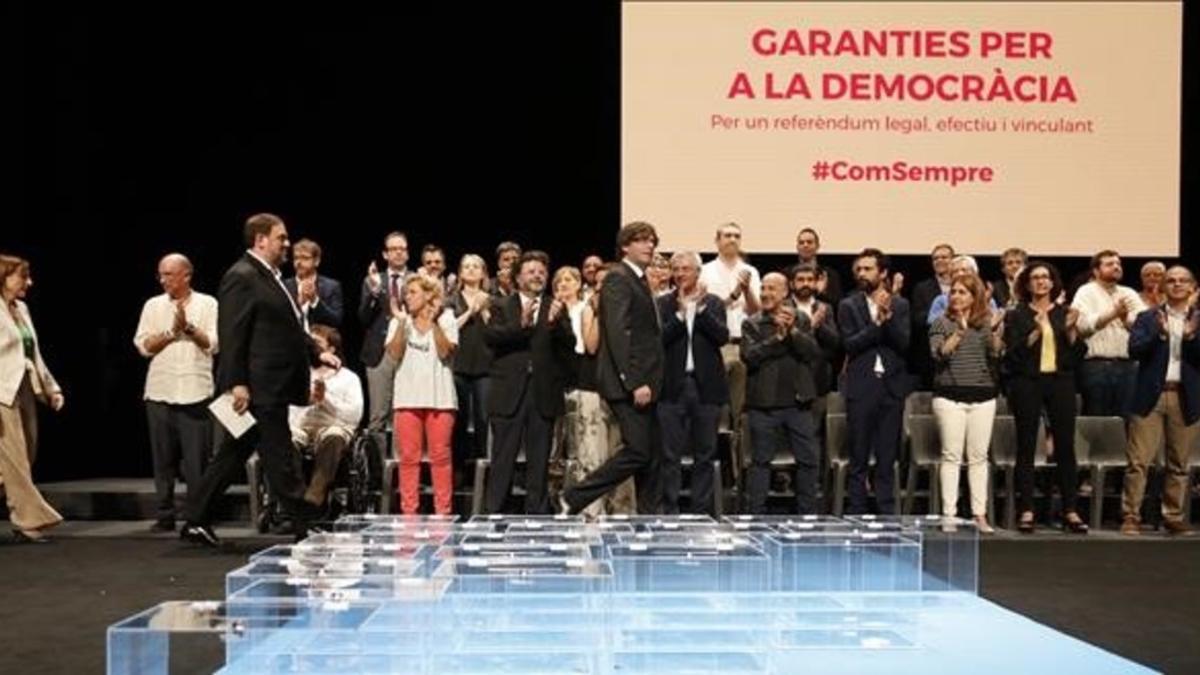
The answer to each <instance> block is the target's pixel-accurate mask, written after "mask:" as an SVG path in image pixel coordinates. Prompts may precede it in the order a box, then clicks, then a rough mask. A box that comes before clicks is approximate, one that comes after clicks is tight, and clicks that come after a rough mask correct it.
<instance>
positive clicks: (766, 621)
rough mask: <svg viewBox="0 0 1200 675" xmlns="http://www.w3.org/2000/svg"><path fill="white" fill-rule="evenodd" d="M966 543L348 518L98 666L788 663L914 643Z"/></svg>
mask: <svg viewBox="0 0 1200 675" xmlns="http://www.w3.org/2000/svg"><path fill="white" fill-rule="evenodd" d="M976 550H977V542H976V534H975V532H974V530H973V529H972V528H971V527H970V525H969V523H965V522H963V521H942V520H941V519H936V518H933V519H931V518H881V519H869V518H845V519H842V518H832V517H786V516H784V517H762V516H755V517H728V518H725V519H723V520H722V521H715V520H713V519H711V518H708V517H703V516H702V517H687V518H679V519H672V518H667V517H657V516H656V517H641V516H634V517H625V518H606V519H604V520H602V521H599V522H587V521H584V520H583V519H581V518H558V517H552V516H547V517H526V516H515V517H514V516H502V517H484V518H476V519H472V520H471V521H469V522H446V521H444V520H440V521H439V520H430V521H422V520H420V519H404V518H397V517H386V518H364V517H358V518H357V522H356V523H352V524H350V525H346V526H345V527H344V528H342V529H340V530H335V531H332V532H325V533H320V534H314V535H313V536H311V537H309V538H308V539H306V540H305V541H303V542H301V543H298V544H288V545H278V546H272V547H270V548H267V549H265V550H263V551H260V552H258V553H255V554H254V555H253V556H252V558H251V560H250V561H249V562H248V563H247V564H245V565H243V566H241V567H239V568H237V569H235V570H233V571H232V572H230V573H229V574H228V575H227V578H226V590H227V594H226V598H225V599H224V600H222V601H218V602H202V603H189V602H179V603H164V604H163V605H160V606H158V607H155V608H152V609H150V610H147V611H146V612H142V613H140V614H138V615H136V616H133V617H130V618H129V619H126V620H125V621H122V622H119V623H117V624H114V625H113V626H111V627H110V629H109V633H108V650H109V651H108V665H109V672H110V673H115V674H121V675H126V674H129V675H132V674H134V673H139V674H143V673H144V674H152V675H158V674H162V673H175V672H197V671H200V672H214V671H219V672H225V673H272V672H308V673H316V672H328V673H335V672H336V673H346V672H379V673H393V672H394V673H447V672H455V673H522V674H526V673H609V674H611V673H615V672H619V673H622V674H623V675H628V674H629V673H662V672H721V673H727V672H728V673H737V672H746V673H751V672H754V673H773V672H777V673H786V672H795V668H796V664H797V663H804V662H806V661H805V659H809V658H811V655H812V654H814V653H822V654H824V653H826V651H823V650H830V649H835V650H847V651H848V653H849V652H855V653H857V652H858V651H863V650H866V651H876V650H912V649H917V648H919V647H920V646H921V644H922V637H923V636H928V635H930V633H928V632H924V631H923V630H922V624H923V620H924V619H923V617H925V616H929V615H930V614H929V613H930V612H943V611H953V608H954V607H955V604H954V603H956V602H959V603H961V602H964V600H962V598H963V597H969V595H970V594H973V593H974V592H975V589H976V588H977V583H976V581H975V575H976V574H977V567H978V565H977V559H978V556H977V553H976ZM964 592H965V593H964ZM197 664H199V667H194V666H197Z"/></svg>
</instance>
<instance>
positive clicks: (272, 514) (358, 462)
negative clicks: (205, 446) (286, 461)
mask: <svg viewBox="0 0 1200 675" xmlns="http://www.w3.org/2000/svg"><path fill="white" fill-rule="evenodd" d="M377 446H378V442H377V441H376V439H375V438H373V437H372V434H371V433H369V432H368V431H367V430H365V429H360V430H358V431H357V432H355V434H354V436H353V438H351V439H350V445H349V447H348V449H347V451H346V452H345V453H344V454H343V455H342V458H341V461H340V462H338V468H337V472H336V475H335V478H334V479H333V482H332V484H331V485H330V488H329V495H328V497H327V498H326V512H327V514H328V516H329V520H335V519H337V517H338V516H341V515H344V514H361V513H377V512H378V511H379V504H380V501H381V495H383V482H384V481H383V471H384V469H383V450H382V449H380V448H379V447H377ZM297 455H298V457H297V458H296V461H297V462H298V463H299V464H300V467H301V475H302V476H303V477H304V480H305V482H306V483H307V482H308V481H309V480H311V478H312V470H313V460H314V454H313V447H312V446H311V445H309V446H305V447H304V448H301V449H300V450H299V452H298V453H297ZM246 484H247V486H248V488H249V493H250V522H251V523H252V524H253V526H254V527H255V529H257V530H258V531H259V532H260V533H267V532H269V531H270V530H271V527H272V526H273V525H275V524H276V523H278V522H280V520H281V513H280V504H279V500H278V499H276V498H275V497H274V495H272V494H271V491H270V490H269V489H268V488H267V480H266V474H265V472H264V471H263V470H262V463H261V461H260V460H259V457H258V453H257V452H255V453H253V454H251V455H250V458H249V459H247V460H246Z"/></svg>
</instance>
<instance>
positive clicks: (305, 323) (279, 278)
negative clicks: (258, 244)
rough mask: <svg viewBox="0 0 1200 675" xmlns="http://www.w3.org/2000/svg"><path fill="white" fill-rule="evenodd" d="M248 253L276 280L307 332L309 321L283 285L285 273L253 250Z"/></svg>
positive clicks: (247, 250) (247, 251)
mask: <svg viewBox="0 0 1200 675" xmlns="http://www.w3.org/2000/svg"><path fill="white" fill-rule="evenodd" d="M246 253H249V254H250V257H251V258H254V259H255V260H257V261H258V264H260V265H262V266H263V267H265V268H267V271H268V272H270V273H271V278H272V279H274V280H275V283H276V284H277V285H278V286H279V290H281V291H283V294H284V296H286V297H287V299H288V303H290V304H291V305H292V313H293V314H295V315H296V320H297V321H299V322H300V323H301V325H303V326H304V330H305V332H307V331H308V319H307V318H306V317H305V316H304V312H301V311H300V305H297V304H296V299H295V298H293V297H292V294H291V293H288V289H287V286H284V285H283V273H282V272H280V271H279V268H278V267H276V266H274V265H272V264H271V263H269V262H267V261H266V260H263V259H262V257H261V256H259V255H258V254H257V253H255V252H254V251H253V250H252V249H246Z"/></svg>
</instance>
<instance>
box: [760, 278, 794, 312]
mask: <svg viewBox="0 0 1200 675" xmlns="http://www.w3.org/2000/svg"><path fill="white" fill-rule="evenodd" d="M787 296H788V280H787V277H785V276H784V275H782V274H780V273H779V272H770V273H768V274H767V275H766V276H764V277H763V278H762V293H761V295H760V300H761V301H762V308H763V311H764V312H773V311H775V308H776V307H779V304H780V303H782V302H783V300H784V299H785V298H787Z"/></svg>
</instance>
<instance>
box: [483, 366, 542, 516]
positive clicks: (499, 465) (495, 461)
mask: <svg viewBox="0 0 1200 675" xmlns="http://www.w3.org/2000/svg"><path fill="white" fill-rule="evenodd" d="M533 399H534V396H533V382H532V381H530V379H526V382H525V391H524V392H523V393H522V394H521V400H520V401H519V402H518V403H517V409H516V410H515V411H514V412H513V414H512V416H510V417H502V416H499V415H497V416H494V417H492V463H491V466H490V467H489V469H488V488H487V509H488V512H489V513H501V512H503V509H504V502H505V500H506V499H508V492H509V490H510V489H511V488H512V479H513V469H514V467H515V466H516V463H517V455H518V454H520V452H521V442H522V441H524V445H525V512H526V513H530V514H541V513H546V512H547V510H548V508H549V502H548V500H547V498H546V470H547V467H548V466H549V462H550V444H551V441H552V439H553V435H554V419H553V418H546V417H542V415H541V413H539V412H538V409H537V405H536V402H535V401H534V400H533Z"/></svg>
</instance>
